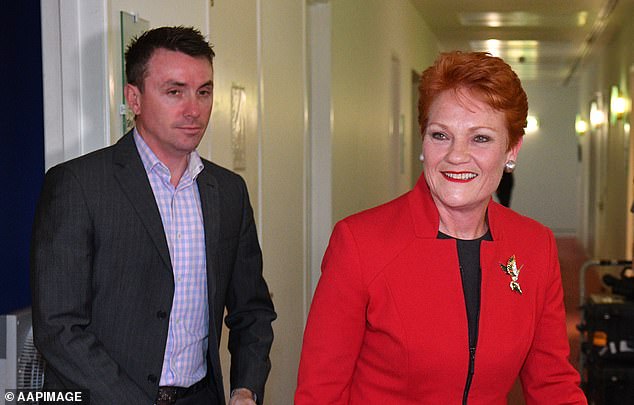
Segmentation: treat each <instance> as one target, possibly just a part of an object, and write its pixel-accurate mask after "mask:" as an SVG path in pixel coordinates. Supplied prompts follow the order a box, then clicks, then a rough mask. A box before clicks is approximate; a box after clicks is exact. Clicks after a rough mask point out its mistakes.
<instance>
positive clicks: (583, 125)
mask: <svg viewBox="0 0 634 405" xmlns="http://www.w3.org/2000/svg"><path fill="white" fill-rule="evenodd" d="M575 132H576V133H577V135H583V134H585V133H586V132H588V122H587V121H586V120H584V119H583V118H581V115H580V114H577V118H575Z"/></svg>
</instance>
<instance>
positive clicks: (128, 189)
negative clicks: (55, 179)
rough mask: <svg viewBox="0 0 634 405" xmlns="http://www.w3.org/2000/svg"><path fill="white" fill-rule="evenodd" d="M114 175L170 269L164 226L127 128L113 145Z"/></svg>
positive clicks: (130, 133) (170, 263)
mask: <svg viewBox="0 0 634 405" xmlns="http://www.w3.org/2000/svg"><path fill="white" fill-rule="evenodd" d="M114 165H115V168H114V169H115V170H114V175H115V177H116V178H117V180H118V181H119V184H120V185H121V188H122V189H123V191H124V193H125V194H126V195H127V197H128V199H129V200H130V202H131V203H132V206H133V207H134V209H135V210H136V213H137V215H138V216H139V217H140V218H141V222H143V224H144V225H145V228H146V229H147V231H148V233H149V234H150V237H151V238H152V240H153V241H154V244H155V245H156V248H157V249H158V251H159V254H160V255H161V258H162V259H163V262H165V265H166V266H167V268H168V269H169V270H170V271H172V262H171V260H170V253H169V248H168V246H167V239H166V238H165V230H164V228H163V222H162V220H161V214H160V213H159V210H158V206H157V205H156V200H155V198H154V193H153V192H152V187H151V186H150V181H149V180H148V178H147V173H146V172H145V168H144V167H143V162H142V161H141V157H140V156H139V153H138V152H137V149H136V145H135V144H134V138H133V136H132V132H128V133H127V134H126V135H125V136H124V137H123V138H121V140H119V142H117V144H116V145H115V147H114Z"/></svg>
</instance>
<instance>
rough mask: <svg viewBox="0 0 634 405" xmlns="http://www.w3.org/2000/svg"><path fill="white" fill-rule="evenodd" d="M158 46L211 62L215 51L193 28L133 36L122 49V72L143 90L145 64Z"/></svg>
mask: <svg viewBox="0 0 634 405" xmlns="http://www.w3.org/2000/svg"><path fill="white" fill-rule="evenodd" d="M157 49H167V50H170V51H176V52H182V53H184V54H186V55H189V56H192V57H194V58H205V59H207V60H208V61H209V63H210V64H213V58H214V56H215V53H214V51H213V49H212V47H211V45H210V44H209V42H207V40H206V39H205V37H204V36H203V35H202V34H201V33H200V31H199V30H197V29H196V28H193V27H183V26H178V27H160V28H155V29H152V30H149V31H145V32H144V33H143V34H141V35H140V36H138V37H136V38H134V39H133V40H132V42H131V43H130V45H128V48H127V49H126V51H125V62H126V63H125V74H126V77H127V81H128V83H130V84H133V85H135V86H137V87H138V88H139V89H140V90H141V91H143V79H144V78H145V74H146V72H147V64H148V61H149V60H150V58H151V57H152V55H153V54H154V52H155V51H156V50H157Z"/></svg>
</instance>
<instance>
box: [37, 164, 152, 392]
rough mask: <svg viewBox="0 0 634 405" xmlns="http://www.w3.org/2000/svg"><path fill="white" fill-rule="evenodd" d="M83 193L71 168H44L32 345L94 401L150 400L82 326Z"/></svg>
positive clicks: (89, 238)
mask: <svg viewBox="0 0 634 405" xmlns="http://www.w3.org/2000/svg"><path fill="white" fill-rule="evenodd" d="M82 193H83V190H82V189H81V187H80V184H79V182H78V180H77V178H76V177H75V175H74V173H72V172H71V170H69V169H67V168H65V167H64V166H58V167H55V168H53V169H51V170H50V171H49V172H48V173H47V175H46V177H45V180H44V186H43V189H42V193H41V196H40V201H39V203H38V207H37V210H36V216H35V220H34V226H33V234H32V243H31V290H32V301H33V334H34V339H35V344H36V346H37V348H38V349H39V351H40V352H41V353H42V355H43V357H44V358H45V359H46V361H47V367H50V368H52V369H54V371H55V374H56V376H57V377H59V379H60V381H61V383H62V384H63V385H64V387H65V388H81V389H87V390H89V391H90V396H91V402H92V403H93V404H124V403H125V404H132V403H134V404H149V403H152V402H151V401H152V400H153V398H149V397H148V396H147V395H146V394H145V393H144V392H143V390H142V389H141V388H140V387H139V386H137V385H136V384H135V383H134V382H133V381H132V380H131V379H130V378H129V377H128V375H127V374H126V373H125V372H124V371H123V370H122V369H121V368H120V367H119V365H118V364H117V363H116V362H115V361H114V360H113V359H112V357H111V356H110V355H109V353H108V352H107V351H106V350H105V348H104V346H103V345H102V344H101V342H100V341H99V340H98V339H97V338H96V336H95V335H94V334H93V333H90V331H88V330H87V326H88V325H89V324H90V323H91V294H92V287H91V282H92V265H91V262H92V260H93V254H94V250H93V230H92V225H91V218H90V213H89V210H88V207H87V205H86V200H85V198H84V196H83V194H82ZM55 388H58V387H55ZM60 388H61V387H60Z"/></svg>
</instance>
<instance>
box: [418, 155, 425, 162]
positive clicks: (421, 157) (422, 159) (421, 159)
mask: <svg viewBox="0 0 634 405" xmlns="http://www.w3.org/2000/svg"><path fill="white" fill-rule="evenodd" d="M418 160H420V161H421V162H424V161H425V156H424V155H423V154H422V153H421V154H420V155H418Z"/></svg>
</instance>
